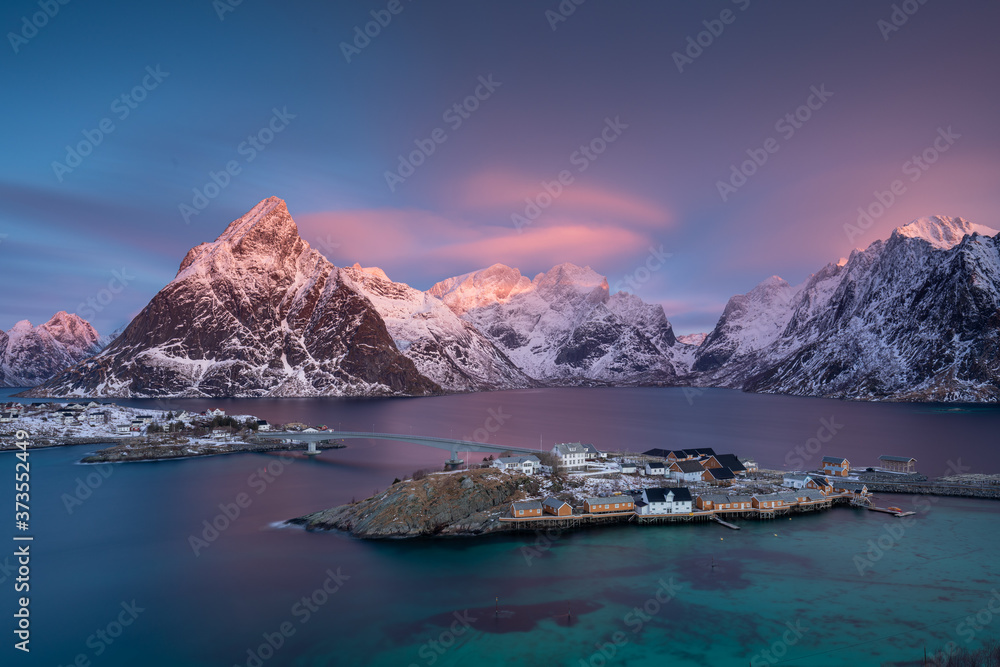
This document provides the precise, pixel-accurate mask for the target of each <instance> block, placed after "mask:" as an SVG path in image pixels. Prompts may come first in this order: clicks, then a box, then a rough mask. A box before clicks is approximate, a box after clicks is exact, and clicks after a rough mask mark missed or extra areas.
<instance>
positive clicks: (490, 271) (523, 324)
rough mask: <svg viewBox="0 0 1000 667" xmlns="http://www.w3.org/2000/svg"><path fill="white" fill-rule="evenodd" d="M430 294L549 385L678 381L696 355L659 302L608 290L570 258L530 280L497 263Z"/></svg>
mask: <svg viewBox="0 0 1000 667" xmlns="http://www.w3.org/2000/svg"><path fill="white" fill-rule="evenodd" d="M428 292H429V293H430V294H432V295H434V296H437V297H439V298H441V299H442V300H443V301H444V303H445V304H447V305H448V307H449V308H451V309H452V311H454V312H455V314H456V315H459V316H460V317H462V318H463V319H464V320H466V321H467V322H470V323H471V324H472V325H474V326H475V327H476V328H477V329H478V330H479V331H481V332H482V333H483V334H484V335H485V336H486V337H487V338H489V339H490V340H491V341H492V342H493V343H495V344H496V345H497V346H498V347H500V348H501V349H502V350H503V351H504V353H505V354H506V355H507V356H508V357H510V359H511V360H513V362H514V363H515V364H516V365H517V366H518V367H519V368H520V369H521V370H522V371H524V372H525V373H526V374H527V375H529V376H531V377H532V378H534V379H536V380H538V381H540V382H542V383H545V384H555V385H572V384H661V383H665V384H674V383H676V382H677V380H678V378H679V377H680V376H681V375H682V374H683V373H685V372H686V371H687V366H688V365H689V364H690V361H691V359H692V357H693V354H692V353H691V352H690V351H689V350H687V349H685V350H681V348H682V347H685V348H686V347H688V346H679V345H677V341H676V338H675V337H674V333H673V329H672V328H671V326H670V322H669V321H668V320H667V317H666V314H665V313H664V312H663V307H662V306H659V305H652V304H647V303H644V302H643V301H642V300H641V299H639V298H638V297H636V296H634V295H630V294H627V293H624V292H618V293H616V294H614V295H611V294H609V290H608V281H607V279H606V278H605V277H604V276H601V275H600V274H598V273H597V272H595V271H593V270H592V269H591V268H590V267H579V266H576V265H574V264H570V263H565V264H560V265H558V266H556V267H554V268H552V269H551V270H550V271H547V272H545V273H539V274H538V275H536V276H535V277H534V279H528V277H527V276H523V275H521V273H520V271H518V270H517V269H514V268H511V267H508V266H505V265H503V264H495V265H493V266H491V267H489V268H487V269H483V270H481V271H476V272H473V273H468V274H465V275H461V276H456V277H453V278H448V279H446V280H443V281H441V282H439V283H437V284H435V285H434V286H433V287H431V289H430V290H428ZM679 369H680V370H679Z"/></svg>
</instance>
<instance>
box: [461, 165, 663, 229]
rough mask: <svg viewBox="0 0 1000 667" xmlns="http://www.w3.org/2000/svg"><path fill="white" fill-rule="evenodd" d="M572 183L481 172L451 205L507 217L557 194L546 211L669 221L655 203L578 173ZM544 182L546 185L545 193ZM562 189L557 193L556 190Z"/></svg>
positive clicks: (651, 222)
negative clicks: (584, 180)
mask: <svg viewBox="0 0 1000 667" xmlns="http://www.w3.org/2000/svg"><path fill="white" fill-rule="evenodd" d="M572 176H573V179H574V180H573V182H571V183H569V184H568V185H561V184H559V183H558V175H557V174H553V175H552V177H548V178H545V179H539V180H532V179H530V178H527V177H524V176H519V175H515V174H512V173H509V172H503V171H485V172H481V173H479V174H476V175H474V176H471V177H470V178H469V179H468V180H467V181H466V182H465V183H464V184H463V185H462V186H461V187H460V188H459V191H458V194H457V195H456V196H455V201H454V204H455V205H456V206H457V207H459V208H460V209H462V210H475V211H482V210H492V211H496V210H498V209H500V210H504V209H506V211H507V212H508V215H507V216H506V217H508V218H509V217H510V216H509V214H511V213H515V212H520V211H523V210H524V208H525V206H526V205H527V202H526V201H525V200H528V199H530V200H536V201H537V198H538V197H539V196H542V197H543V198H544V197H545V193H547V192H548V193H549V194H551V193H552V192H557V193H558V194H557V196H555V197H554V201H553V203H552V205H551V207H550V210H551V211H553V212H556V213H560V214H563V215H565V214H573V215H576V216H577V217H580V218H586V219H590V220H595V219H596V220H614V221H617V222H631V223H643V224H647V225H657V226H660V227H663V226H666V225H668V224H670V223H671V222H672V220H671V216H670V214H669V212H668V211H666V210H665V209H663V208H662V207H661V206H660V205H659V204H657V203H656V202H652V201H649V200H646V199H643V198H642V197H638V196H635V195H632V194H628V193H624V192H618V191H614V190H610V189H607V188H601V187H597V186H594V185H588V184H584V183H581V182H580V178H581V177H580V175H579V174H575V173H574V174H572ZM545 183H548V184H550V187H549V189H548V190H546V188H545ZM559 187H561V188H562V190H561V191H559V190H558V188H559Z"/></svg>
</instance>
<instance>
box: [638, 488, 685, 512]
mask: <svg viewBox="0 0 1000 667" xmlns="http://www.w3.org/2000/svg"><path fill="white" fill-rule="evenodd" d="M636 507H637V508H638V509H639V514H681V513H684V514H686V513H689V512H691V511H692V509H691V492H690V491H688V490H687V489H685V488H681V487H665V488H657V489H643V490H642V501H641V502H640V503H636Z"/></svg>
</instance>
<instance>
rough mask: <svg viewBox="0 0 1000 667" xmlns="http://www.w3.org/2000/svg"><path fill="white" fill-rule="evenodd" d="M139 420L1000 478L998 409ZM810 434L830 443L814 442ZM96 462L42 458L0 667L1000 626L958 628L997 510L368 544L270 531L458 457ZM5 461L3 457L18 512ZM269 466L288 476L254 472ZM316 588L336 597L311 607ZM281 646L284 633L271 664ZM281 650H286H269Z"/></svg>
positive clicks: (441, 410) (897, 656) (725, 408)
mask: <svg viewBox="0 0 1000 667" xmlns="http://www.w3.org/2000/svg"><path fill="white" fill-rule="evenodd" d="M2 396H3V394H0V398H2ZM127 403H129V404H132V405H136V406H145V407H150V408H160V409H177V408H183V409H188V410H191V409H198V410H201V409H205V408H206V407H209V406H212V407H215V406H218V407H222V408H223V409H226V410H228V411H229V412H230V413H254V414H257V415H259V416H261V417H264V418H266V419H268V420H269V421H272V422H289V421H304V422H309V423H324V424H326V425H328V426H331V427H333V428H338V427H339V428H343V429H345V430H347V429H356V430H368V429H371V428H374V429H375V430H376V431H383V432H402V433H407V432H410V431H411V430H412V432H413V433H419V434H431V435H441V436H449V437H450V436H453V437H458V438H465V439H474V438H476V437H477V435H476V434H477V429H483V430H482V431H478V437H480V438H481V437H483V436H484V435H488V436H489V440H490V441H491V442H499V443H505V444H510V445H518V446H537V445H538V443H539V438H540V437H541V440H542V442H544V443H546V444H551V443H552V442H554V441H564V440H584V441H588V442H593V443H594V444H596V445H597V446H598V447H602V448H608V449H631V450H636V451H642V450H644V449H648V448H649V447H654V446H669V447H701V446H711V447H715V448H716V450H717V451H733V452H736V453H738V454H742V455H750V456H754V457H756V459H757V460H758V462H759V463H760V464H761V465H762V466H766V467H771V468H781V467H784V466H785V462H786V457H789V453H790V452H791V456H801V457H802V458H803V459H805V462H806V463H807V464H809V463H812V464H816V463H818V461H819V459H820V458H821V457H822V456H824V455H827V454H829V455H842V456H847V457H848V458H850V459H851V461H852V463H853V464H855V465H857V464H862V465H864V464H873V463H874V462H875V460H876V458H877V457H878V455H879V454H883V453H887V454H903V455H912V456H915V457H916V458H917V459H918V460H919V462H918V467H919V468H920V470H921V471H923V472H925V473H927V474H929V475H934V476H936V475H940V474H944V473H945V472H946V471H947V469H948V465H949V464H948V462H949V461H951V462H952V463H953V464H955V463H959V461H960V462H961V465H962V466H963V468H962V470H965V469H966V468H969V469H970V471H972V472H1000V453H998V451H997V448H996V446H995V442H996V433H997V432H998V427H1000V410H997V409H995V408H989V407H976V406H957V407H956V406H928V405H910V404H870V403H845V402H839V401H829V400H822V399H802V398H792V397H782V396H761V395H750V394H742V393H739V392H733V391H725V390H708V391H704V392H698V393H692V392H691V390H683V389H659V388H647V389H546V390H528V391H510V392H498V393H485V394H470V395H459V396H448V397H440V398H424V399H388V400H343V399H285V400H176V401H128V402H127ZM501 422H502V423H501ZM824 424H826V425H827V430H825V431H822V432H821V428H823V427H824ZM490 430H493V432H490ZM832 431H836V432H835V434H832V438H831V437H829V436H830V435H831V433H832ZM818 433H820V434H821V435H822V436H823V439H826V440H828V442H825V443H821V442H819V439H817V440H816V441H815V442H813V443H812V445H807V443H808V442H809V441H810V439H811V438H817V434H818ZM817 445H821V449H819V450H818V451H816V446H817ZM796 447H802V448H803V449H802V452H801V453H799V454H796V452H795V450H796ZM94 449H95V447H94V446H75V447H64V448H54V449H47V450H37V451H34V452H32V454H31V462H32V469H31V470H32V521H33V529H32V533H33V534H34V535H35V542H34V543H33V544H32V547H31V548H32V554H33V558H32V573H31V595H32V602H31V613H32V643H31V647H32V651H31V654H30V656H24V655H22V654H21V653H20V652H17V651H14V649H13V648H12V646H13V643H14V639H13V635H12V633H11V632H10V629H12V621H11V620H10V619H11V614H12V613H13V611H14V608H15V607H14V605H15V601H14V598H15V593H14V591H13V588H12V584H13V579H14V576H16V575H14V574H12V573H11V572H10V570H9V569H8V568H9V566H10V564H11V562H13V561H14V559H13V557H12V556H8V554H10V553H12V552H13V548H10V549H7V550H5V551H6V552H7V553H4V555H3V556H2V557H0V566H4V567H3V569H0V579H4V581H3V582H2V583H0V590H2V591H4V593H3V594H2V595H0V611H2V613H3V615H4V617H5V618H7V619H8V621H7V624H6V626H7V628H8V629H7V630H5V632H4V635H5V636H6V637H7V641H6V642H5V646H4V647H3V649H2V651H0V655H2V656H3V661H2V663H3V664H31V665H34V664H38V665H43V664H44V665H69V664H72V663H73V662H74V660H77V659H78V656H80V655H82V656H83V659H85V660H86V661H89V663H90V664H93V665H247V664H249V665H257V664H260V665H303V666H305V665H310V666H311V665H432V664H433V665H494V664H495V665H500V664H508V663H512V664H525V665H546V666H552V665H581V664H583V665H594V666H595V667H597V666H599V665H603V664H609V665H611V664H627V665H664V664H670V665H747V664H751V663H752V664H754V665H761V664H781V665H878V664H881V663H889V662H895V663H898V664H911V665H917V664H920V662H919V661H920V658H921V657H922V655H923V647H924V646H926V647H927V649H928V652H931V651H933V650H935V649H936V648H938V647H940V646H943V645H944V644H945V643H947V642H948V641H956V642H958V643H960V644H962V645H966V639H969V640H971V641H970V643H969V644H968V645H969V646H976V645H977V644H978V643H979V642H981V641H983V640H985V639H989V638H992V637H996V636H998V635H1000V623H998V622H993V621H992V613H989V612H987V613H989V616H990V623H987V624H986V625H985V627H983V628H982V629H981V630H975V629H973V626H970V625H968V624H967V623H965V622H964V621H963V619H964V618H965V617H967V616H969V615H976V614H977V613H980V612H981V611H982V610H984V609H987V605H989V603H990V601H991V598H992V596H993V595H994V591H995V590H997V589H1000V581H998V578H997V564H996V563H997V559H996V553H997V552H998V549H1000V531H997V523H998V514H997V512H998V510H1000V502H997V501H983V500H970V499H957V498H937V499H933V500H932V501H929V502H928V501H926V500H925V499H917V498H912V497H909V496H884V497H882V502H880V504H883V505H888V504H893V505H900V506H902V507H903V508H904V509H915V510H917V511H918V515H917V516H916V517H915V520H914V521H913V522H912V524H903V523H902V522H901V521H900V520H899V519H895V518H893V517H890V516H888V515H884V514H878V513H875V512H865V511H860V510H852V509H847V508H838V509H835V510H831V511H829V512H825V513H818V514H810V515H797V516H795V517H793V518H792V519H791V520H789V519H788V518H783V519H779V520H775V521H770V522H766V523H764V522H761V523H754V522H744V523H742V530H740V531H732V530H728V529H726V528H723V527H722V526H719V525H715V524H697V525H677V526H663V527H638V526H620V527H614V528H609V529H604V530H591V531H579V532H567V533H565V534H562V535H553V536H550V537H544V536H542V537H540V536H537V535H535V534H533V533H526V534H523V535H513V536H502V537H489V538H472V539H451V540H420V541H388V542H366V541H360V540H355V539H352V538H349V537H346V536H343V535H339V534H329V533H325V534H311V533H306V532H304V531H301V530H297V529H276V528H274V527H272V525H273V524H274V523H275V522H279V521H281V520H284V519H287V518H290V517H294V516H299V515H301V514H305V513H308V512H311V511H314V510H318V509H323V508H326V507H331V506H333V505H337V504H341V503H344V502H348V501H350V500H351V499H352V498H359V499H360V498H362V497H366V496H368V495H370V494H371V493H372V492H374V491H376V490H381V489H383V488H385V486H386V485H388V484H389V483H390V482H392V480H393V478H394V477H397V476H403V475H404V474H406V473H409V472H411V471H413V470H414V469H417V468H422V467H425V468H431V467H438V466H439V465H440V463H441V462H442V461H443V459H444V458H445V453H444V452H442V451H440V450H435V449H429V448H424V447H420V446H416V445H406V444H400V443H388V442H378V441H368V440H355V441H348V448H347V449H342V450H334V451H329V452H325V453H324V454H323V455H321V456H320V457H319V458H318V459H316V460H306V459H304V458H299V457H297V456H295V457H291V456H288V455H279V454H240V455H227V456H219V457H211V458H203V459H189V460H180V461H169V462H153V463H137V464H120V465H115V466H101V467H95V466H81V465H78V464H77V461H79V459H80V458H81V457H82V456H84V455H85V454H86V453H87V452H89V451H93V450H94ZM811 450H812V451H811ZM279 461H280V462H281V463H280V464H279V463H278V462H279ZM14 462H15V460H14V458H13V456H12V455H10V454H7V455H3V456H0V469H2V468H3V467H7V469H8V470H9V473H8V474H3V475H0V478H4V477H5V478H7V479H9V480H10V481H9V482H8V484H9V486H8V489H9V490H8V491H5V492H4V495H5V496H6V497H8V498H11V497H12V496H13V474H14V471H13V468H14ZM268 466H270V469H271V471H272V473H273V471H279V472H278V474H265V475H262V474H261V472H260V471H261V470H262V469H263V470H265V471H266V470H267V467H268ZM95 472H96V473H98V474H100V475H101V481H100V483H99V484H96V485H95V488H93V489H91V493H90V495H89V497H86V498H85V499H84V500H83V502H82V504H74V505H73V506H72V507H71V508H70V509H71V510H72V511H69V509H67V506H66V498H67V496H68V495H72V494H74V493H78V491H77V489H78V486H79V483H80V480H86V479H87V477H88V476H90V477H91V479H92V480H96V479H97V478H96V477H94V476H93V474H94V473H95ZM102 473H103V474H102ZM104 475H106V477H105V476H104ZM241 493H245V494H247V496H248V497H249V498H250V504H249V506H248V507H245V508H243V509H241V511H240V515H239V516H238V517H237V518H236V519H234V520H232V521H231V522H230V524H231V525H230V526H229V527H228V528H227V529H225V530H223V531H222V532H221V533H220V534H219V535H218V537H217V538H216V539H214V541H211V542H210V544H208V546H206V547H203V548H202V549H201V550H200V553H199V554H198V555H195V553H194V552H193V549H192V547H191V545H190V542H189V538H190V536H191V535H200V534H201V533H202V531H203V530H204V524H203V522H204V521H206V520H208V521H212V520H213V519H215V518H216V517H217V516H218V515H219V514H220V513H221V511H222V510H220V504H222V505H224V506H225V505H231V504H232V503H233V502H234V501H235V499H236V498H237V497H238V496H239V494H241ZM79 495H81V496H85V495H87V494H86V493H80V494H79ZM8 506H9V507H11V508H12V506H13V503H12V502H9V503H8ZM12 511H13V510H12V509H11V512H12ZM10 520H11V521H12V520H13V517H10ZM900 531H902V532H900ZM13 532H14V531H13V530H11V533H13ZM879 541H881V544H882V545H883V546H885V547H886V548H885V549H884V551H880V552H875V551H873V552H871V553H868V554H867V555H868V556H873V558H871V562H870V565H863V564H862V565H861V569H862V570H863V572H860V573H859V562H861V561H859V557H864V556H866V552H869V551H870V549H871V547H872V545H873V544H877V543H879ZM5 558H6V559H8V560H5ZM328 573H332V574H333V575H337V576H336V580H335V581H334V580H331V577H330V574H328ZM324 584H326V587H327V589H328V590H334V589H336V592H334V593H333V594H331V595H327V594H326V592H323V593H321V594H320V593H317V591H320V590H322V588H323V586H324ZM338 586H339V588H337V587H338ZM304 596H305V597H312V600H313V602H312V603H311V604H313V605H314V606H313V608H312V609H310V608H309V607H307V606H305V605H303V604H302V603H301V600H302V598H303V597H304ZM671 596H672V598H671V599H669V601H667V602H661V601H663V600H667V599H668V597H671ZM497 598H499V603H498V604H499V609H500V611H501V614H500V615H499V617H498V616H497V615H496V614H495V613H494V609H495V608H496V605H497V601H496V599H497ZM133 601H134V606H131V605H133ZM123 604H124V605H125V606H126V607H130V606H131V607H130V608H131V609H132V614H133V615H135V618H134V621H132V622H131V624H130V625H128V626H127V627H124V628H120V627H119V626H117V625H116V621H117V620H118V619H119V617H120V616H122V615H123V614H124V615H125V616H123V618H124V619H126V620H131V616H129V615H128V613H127V612H126V611H123V606H122V605H123ZM637 608H638V609H639V610H640V612H639V613H637ZM994 608H996V605H994ZM136 609H141V610H142V611H139V612H136V611H135V610H136ZM567 612H569V613H570V614H571V616H570V617H569V618H567ZM984 618H985V616H983V615H982V614H981V615H980V621H979V622H980V623H982V622H984ZM109 624H110V625H111V627H110V628H109ZM282 624H286V625H285V629H286V634H288V635H290V636H288V637H287V638H283V639H281V640H280V641H279V640H278V634H275V633H280V628H281V626H282ZM98 630H101V631H102V632H110V634H104V635H103V638H102V635H98V634H96V633H97V631H98ZM119 630H121V633H120V634H117V633H118V631H119ZM453 632H454V633H456V634H452V633H453ZM616 633H618V634H616ZM266 636H270V637H271V640H272V642H273V643H276V644H277V643H280V644H281V647H280V648H279V649H277V650H276V651H271V650H270V649H269V648H265V649H264V650H263V651H262V652H261V651H259V649H260V647H261V645H262V644H265V641H266V639H265V637H266ZM265 646H266V644H265ZM764 650H769V651H771V652H770V653H768V654H766V655H765V654H764V653H762V652H763V651H764ZM248 651H251V652H253V653H257V655H259V656H261V657H263V658H265V659H264V660H261V661H260V662H257V661H256V660H257V658H256V657H253V656H251V655H249V654H248ZM602 652H603V654H602ZM272 653H273V655H272ZM605 656H607V657H605ZM79 664H84V663H82V662H81V663H79Z"/></svg>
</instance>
